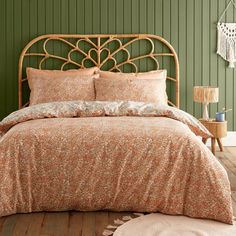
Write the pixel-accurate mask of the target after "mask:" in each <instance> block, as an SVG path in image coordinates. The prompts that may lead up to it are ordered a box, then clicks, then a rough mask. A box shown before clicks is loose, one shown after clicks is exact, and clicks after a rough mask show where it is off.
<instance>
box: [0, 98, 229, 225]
mask: <svg viewBox="0 0 236 236" xmlns="http://www.w3.org/2000/svg"><path fill="white" fill-rule="evenodd" d="M197 136H201V137H205V138H207V137H210V136H211V134H210V133H209V132H208V131H207V130H206V128H205V127H204V126H202V125H201V124H200V123H199V122H198V120H196V119H195V118H194V117H192V116H191V115H189V114H187V113H185V112H183V111H181V110H179V109H177V108H173V107H169V106H163V105H158V104H147V103H139V102H85V101H71V102H54V103H46V104H39V105H34V106H30V107H27V108H24V109H21V110H19V111H16V112H14V113H12V114H10V115H9V116H8V117H6V118H5V119H4V120H3V121H2V122H0V180H1V181H0V216H5V215H10V214H14V213H19V212H37V211H64V210H79V211H95V210H113V211H136V212H137V211H138V212H162V213H165V214H171V215H186V216H190V217H196V218H207V219H214V220H218V221H221V222H225V223H228V224H232V218H233V217H232V205H231V196H230V195H231V192H230V184H229V180H228V177H227V174H226V171H225V170H224V168H223V167H222V166H221V164H220V163H219V162H218V161H217V159H216V158H215V157H214V156H213V154H212V153H211V152H210V151H209V149H208V148H207V147H206V146H205V145H204V144H203V143H202V142H201V140H200V139H199V138H198V137H197Z"/></svg>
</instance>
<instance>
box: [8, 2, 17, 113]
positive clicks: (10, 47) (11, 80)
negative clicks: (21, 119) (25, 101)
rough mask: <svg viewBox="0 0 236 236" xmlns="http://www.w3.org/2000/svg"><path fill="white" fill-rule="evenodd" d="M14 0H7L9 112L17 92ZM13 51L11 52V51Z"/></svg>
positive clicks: (12, 107)
mask: <svg viewBox="0 0 236 236" xmlns="http://www.w3.org/2000/svg"><path fill="white" fill-rule="evenodd" d="M13 9H14V1H13V0H7V1H6V28H7V30H6V38H7V41H6V52H7V57H6V66H7V80H6V87H7V88H11V89H10V90H9V91H7V95H8V99H7V101H8V106H7V107H6V112H7V113H9V112H10V111H12V110H13V109H14V107H15V106H14V97H15V96H16V94H14V86H16V84H15V81H14V73H13V70H12V69H11V65H13V63H14V55H13V52H14V39H13V35H14V21H13V17H11V16H12V15H13V14H14V11H13ZM9 52H11V53H9Z"/></svg>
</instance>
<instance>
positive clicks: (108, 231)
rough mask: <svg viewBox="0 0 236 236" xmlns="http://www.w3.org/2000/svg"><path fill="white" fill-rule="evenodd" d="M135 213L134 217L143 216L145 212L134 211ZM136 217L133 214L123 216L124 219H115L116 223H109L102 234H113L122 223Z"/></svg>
mask: <svg viewBox="0 0 236 236" xmlns="http://www.w3.org/2000/svg"><path fill="white" fill-rule="evenodd" d="M133 215H134V218H137V217H140V216H143V215H144V214H143V213H137V212H135V213H133ZM134 218H133V217H132V216H123V217H122V220H120V219H116V220H114V224H115V225H108V226H107V227H106V229H105V230H104V231H103V233H102V235H103V236H112V235H113V234H114V233H115V231H116V229H117V228H118V227H120V226H121V225H123V224H124V223H126V222H127V221H129V220H132V219H134Z"/></svg>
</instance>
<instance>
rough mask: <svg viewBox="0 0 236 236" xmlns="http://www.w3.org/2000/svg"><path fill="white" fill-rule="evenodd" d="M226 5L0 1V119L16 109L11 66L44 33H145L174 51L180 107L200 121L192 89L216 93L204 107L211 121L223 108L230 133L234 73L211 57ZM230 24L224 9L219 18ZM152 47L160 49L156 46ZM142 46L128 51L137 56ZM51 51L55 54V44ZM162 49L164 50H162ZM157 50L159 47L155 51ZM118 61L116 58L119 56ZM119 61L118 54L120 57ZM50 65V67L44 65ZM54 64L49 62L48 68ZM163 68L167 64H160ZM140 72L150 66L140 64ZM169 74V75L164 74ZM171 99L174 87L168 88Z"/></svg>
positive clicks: (203, 1)
mask: <svg viewBox="0 0 236 236" xmlns="http://www.w3.org/2000/svg"><path fill="white" fill-rule="evenodd" d="M228 1H229V0H148V1H146V0H70V1H68V0H2V1H0V28H1V32H3V33H2V34H0V43H1V48H0V55H1V57H0V119H2V118H3V117H4V116H6V115H7V114H8V113H10V112H11V111H13V110H15V109H16V108H17V107H16V104H17V61H18V57H19V54H20V51H21V49H22V47H23V46H24V45H25V44H26V43H27V42H28V41H29V40H30V39H32V38H34V37H36V36H37V35H41V34H46V33H78V34H84V33H96V34H98V33H151V34H153V33H154V34H158V35H161V36H163V37H164V38H165V39H167V40H168V41H170V42H171V44H172V45H173V46H174V48H175V49H176V51H177V53H178V55H179V60H180V80H181V86H180V89H181V90H180V93H181V108H182V109H184V110H186V111H188V112H189V113H192V114H194V115H195V116H196V117H200V116H201V110H202V108H201V104H197V103H194V102H193V93H192V91H193V86H194V85H213V86H219V88H220V100H219V103H218V104H212V105H210V114H211V116H212V117H213V116H214V114H215V112H216V111H217V110H221V109H222V108H223V107H227V108H233V109H234V111H233V112H231V113H229V114H228V115H227V120H228V122H229V129H230V130H236V101H235V100H236V94H235V93H236V81H235V79H236V72H235V70H232V69H228V68H227V65H228V63H226V62H225V61H224V60H223V59H222V58H221V57H219V56H217V55H216V25H215V23H216V22H217V19H218V17H219V15H220V14H221V13H222V11H223V10H224V8H225V6H226V4H227V3H228ZM223 20H226V21H228V22H232V21H235V20H236V11H235V10H233V8H232V9H230V10H229V11H228V12H227V15H226V17H225V18H224V19H223ZM155 45H156V46H160V45H159V44H158V43H156V44H155ZM148 47H149V46H148V44H147V43H144V44H143V43H141V44H135V45H133V46H132V53H133V54H136V55H137V54H139V53H142V52H143V51H145V50H146V49H147V48H148ZM52 50H53V52H54V53H56V54H60V53H61V50H62V49H61V47H60V46H59V45H54V46H53V49H52ZM163 50H164V49H163ZM158 51H159V52H160V51H162V47H160V48H159V50H158ZM120 56H122V55H120ZM123 57H124V55H123ZM49 65H50V63H49ZM55 65H57V62H53V64H51V66H55ZM160 65H164V66H167V69H171V68H170V67H169V60H168V59H165V60H164V61H162V60H160ZM140 67H141V70H143V71H145V70H150V69H151V68H152V65H151V64H150V63H148V62H147V61H145V62H140ZM172 72H173V71H172V69H171V70H170V72H169V74H171V73H172ZM168 89H170V90H171V97H172V96H173V94H174V93H173V92H174V88H173V87H172V86H170V85H168Z"/></svg>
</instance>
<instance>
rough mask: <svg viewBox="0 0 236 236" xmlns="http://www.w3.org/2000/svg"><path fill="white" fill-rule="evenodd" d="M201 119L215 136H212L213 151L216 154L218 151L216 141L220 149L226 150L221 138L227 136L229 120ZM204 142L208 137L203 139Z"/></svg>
mask: <svg viewBox="0 0 236 236" xmlns="http://www.w3.org/2000/svg"><path fill="white" fill-rule="evenodd" d="M199 121H200V122H201V123H202V124H203V125H204V126H205V127H206V128H207V129H208V130H209V131H210V132H211V134H212V135H213V137H212V138H211V151H212V153H213V154H214V155H215V152H216V141H217V143H218V145H219V148H220V151H221V152H223V151H224V147H223V145H222V142H221V140H220V139H221V138H223V137H225V136H227V121H223V122H218V121H215V120H203V119H199ZM202 141H203V143H206V141H207V139H206V138H203V139H202Z"/></svg>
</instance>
